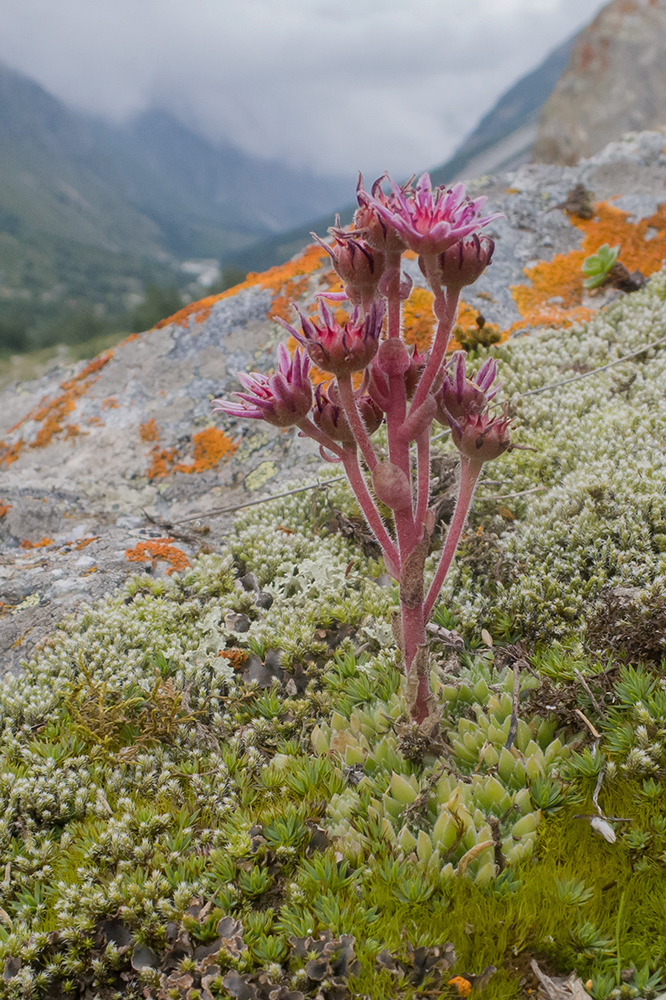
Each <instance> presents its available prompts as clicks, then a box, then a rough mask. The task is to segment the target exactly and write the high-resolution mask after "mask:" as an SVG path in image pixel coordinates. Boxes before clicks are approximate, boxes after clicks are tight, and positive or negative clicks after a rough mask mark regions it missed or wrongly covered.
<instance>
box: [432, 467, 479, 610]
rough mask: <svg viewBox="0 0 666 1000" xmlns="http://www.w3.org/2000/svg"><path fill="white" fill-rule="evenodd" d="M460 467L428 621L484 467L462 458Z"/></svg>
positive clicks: (433, 585)
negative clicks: (453, 508)
mask: <svg viewBox="0 0 666 1000" xmlns="http://www.w3.org/2000/svg"><path fill="white" fill-rule="evenodd" d="M460 467H461V477H460V492H459V493H458V499H457V501H456V509H455V510H454V512H453V517H452V518H451V524H450V525H449V530H448V531H447V533H446V540H445V542H444V548H443V549H442V555H441V558H440V560H439V566H438V567H437V571H436V573H435V575H434V577H433V580H432V583H431V584H430V589H429V590H428V596H427V597H426V601H425V609H424V611H425V620H426V621H428V619H429V618H430V615H431V614H432V609H433V607H434V605H435V601H436V600H437V598H438V596H439V592H440V590H441V589H442V584H443V583H444V580H445V578H446V574H447V573H448V571H449V566H450V565H451V562H452V560H453V556H454V555H455V551H456V549H457V547H458V542H459V541H460V536H461V535H462V531H463V528H464V527H465V521H466V520H467V514H468V512H469V508H470V504H471V502H472V497H473V496H474V490H475V489H476V484H477V480H478V478H479V473H480V472H481V469H482V467H483V465H482V463H477V462H475V463H472V462H471V461H470V460H469V459H468V458H461V463H460Z"/></svg>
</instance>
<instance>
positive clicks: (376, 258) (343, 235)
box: [310, 215, 384, 306]
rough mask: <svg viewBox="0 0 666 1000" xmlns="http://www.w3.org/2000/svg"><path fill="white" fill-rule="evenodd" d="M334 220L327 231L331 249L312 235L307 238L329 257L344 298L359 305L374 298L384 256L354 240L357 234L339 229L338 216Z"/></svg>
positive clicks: (382, 270) (381, 272)
mask: <svg viewBox="0 0 666 1000" xmlns="http://www.w3.org/2000/svg"><path fill="white" fill-rule="evenodd" d="M335 221H336V224H335V226H331V228H330V229H329V233H330V234H331V236H332V237H333V246H330V245H329V244H328V243H326V242H325V241H324V240H322V239H320V237H319V236H317V234H316V233H310V235H311V236H313V237H314V238H315V239H316V241H317V243H319V244H320V245H321V246H322V247H323V248H324V250H325V251H326V253H327V254H329V255H330V257H331V259H332V261H333V267H334V269H335V271H336V273H337V275H338V276H339V277H340V278H341V279H342V281H344V283H345V292H346V297H347V298H348V299H349V300H350V302H352V303H353V305H355V306H361V305H364V304H366V303H369V302H370V301H372V299H373V298H374V297H375V294H376V292H377V285H378V284H379V279H380V278H381V276H382V274H383V272H384V254H383V253H382V252H381V251H380V250H373V249H372V248H371V247H370V246H367V245H366V244H365V243H364V242H363V241H362V240H359V239H357V234H355V233H352V232H350V231H349V230H347V229H342V228H341V226H340V216H339V215H338V216H336V220H335ZM325 297H326V298H328V296H325Z"/></svg>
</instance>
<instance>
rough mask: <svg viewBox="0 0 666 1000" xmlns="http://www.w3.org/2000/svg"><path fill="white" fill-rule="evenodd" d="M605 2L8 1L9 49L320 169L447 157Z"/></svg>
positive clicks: (131, 101)
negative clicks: (499, 101)
mask: <svg viewBox="0 0 666 1000" xmlns="http://www.w3.org/2000/svg"><path fill="white" fill-rule="evenodd" d="M603 6H605V0H2V3H1V4H0V61H2V62H5V63H6V64H7V65H9V66H11V67H12V68H14V69H18V70H20V71H21V72H23V73H25V74H26V75H28V76H30V77H32V78H33V79H35V80H37V81H38V82H39V83H41V84H42V85H43V86H44V87H46V88H47V89H48V90H50V91H51V93H53V94H55V95H56V96H57V97H59V98H61V99H62V100H64V101H65V102H67V103H68V104H70V105H74V106H76V107H78V108H81V109H84V110H86V111H89V112H93V113H95V114H99V115H102V116H104V117H110V118H112V119H114V120H116V121H123V120H125V119H127V118H128V117H130V116H131V115H133V114H136V113H137V112H140V111H141V110H143V109H145V108H147V107H154V106H158V107H161V108H165V109H167V110H169V111H171V112H172V113H174V114H176V116H178V117H179V118H181V119H182V120H183V121H185V122H186V123H189V124H190V125H191V126H193V127H194V128H195V129H196V130H197V131H200V132H201V133H203V134H205V135H206V136H207V137H208V138H211V139H213V140H215V141H218V140H227V141H229V142H231V143H232V144H234V145H236V146H239V147H240V148H242V149H244V150H245V151H247V152H250V153H253V154H255V155H259V156H262V157H266V158H269V159H278V160H280V161H282V162H285V163H288V164H290V165H293V166H298V167H306V168H308V169H311V170H312V171H313V172H315V173H319V174H337V175H341V176H350V177H351V176H352V175H353V174H355V172H356V171H357V170H358V169H359V168H361V169H363V170H364V171H366V172H367V173H368V174H369V175H376V174H379V173H381V172H382V171H383V170H385V169H389V170H390V171H391V172H393V173H395V174H396V175H404V174H408V173H411V172H412V171H413V170H417V169H425V168H427V167H431V166H436V165H438V164H441V163H442V162H444V161H445V160H446V159H447V158H448V157H449V156H450V155H451V154H452V153H453V152H454V150H455V148H456V147H457V146H458V145H459V144H460V142H461V141H462V140H463V139H464V138H465V136H466V135H467V134H468V133H469V132H470V131H471V130H472V129H473V128H474V126H475V125H476V124H477V122H478V120H479V119H480V118H481V117H482V115H483V114H484V113H485V112H486V111H488V110H489V109H490V108H491V107H492V105H493V104H494V103H495V101H496V100H497V98H498V97H499V96H500V95H501V94H502V93H503V92H504V91H505V90H506V89H507V88H508V87H510V86H511V85H512V84H513V83H515V82H516V80H518V79H519V78H520V77H521V76H522V75H524V74H525V73H526V72H529V71H530V70H531V69H533V68H534V67H535V66H537V65H538V64H539V63H540V62H541V61H542V60H543V58H544V57H545V56H546V55H548V53H549V52H551V51H552V50H553V49H554V48H555V47H556V46H557V45H559V44H560V42H562V41H564V40H565V39H566V38H568V37H569V36H570V35H572V34H573V33H574V32H575V31H577V30H578V29H580V28H581V27H583V26H584V25H585V24H587V23H588V22H589V21H590V20H591V19H592V17H593V16H594V15H595V14H596V13H597V12H598V11H599V10H600V9H601V8H602V7H603Z"/></svg>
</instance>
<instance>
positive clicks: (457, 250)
mask: <svg viewBox="0 0 666 1000" xmlns="http://www.w3.org/2000/svg"><path fill="white" fill-rule="evenodd" d="M494 250H495V241H494V240H492V239H491V238H490V236H482V237H480V238H479V236H478V235H477V234H476V233H472V236H471V238H470V239H465V240H459V242H458V243H456V244H454V246H452V247H451V248H450V249H449V250H444V252H443V253H440V254H437V257H436V258H435V259H436V262H437V263H436V271H435V273H436V275H437V277H438V279H439V282H440V284H441V285H444V287H445V288H449V289H451V290H452V291H456V292H457V291H460V289H461V288H464V286H465V285H473V284H474V282H475V281H476V280H477V278H480V277H481V275H482V274H483V272H484V271H485V269H486V268H487V267H488V265H489V264H490V263H491V261H492V259H493V252H494ZM419 267H420V268H421V271H422V273H423V274H424V275H425V276H426V277H429V275H428V274H427V272H426V266H425V262H424V260H423V257H419Z"/></svg>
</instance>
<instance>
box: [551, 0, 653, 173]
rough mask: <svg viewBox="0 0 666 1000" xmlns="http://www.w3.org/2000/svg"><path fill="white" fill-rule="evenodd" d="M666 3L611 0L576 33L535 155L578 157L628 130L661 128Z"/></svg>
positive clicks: (563, 161)
mask: <svg viewBox="0 0 666 1000" xmlns="http://www.w3.org/2000/svg"><path fill="white" fill-rule="evenodd" d="M665 104H666V3H665V2H664V0H613V2H612V3H609V4H608V5H607V6H605V7H604V8H603V10H601V11H600V13H599V14H597V16H596V17H595V19H594V20H593V21H592V23H591V24H590V25H588V27H587V28H585V29H584V31H582V32H581V33H580V35H579V36H578V38H577V39H576V42H575V44H574V48H573V52H572V54H571V58H570V60H569V65H568V67H567V69H566V70H565V71H564V73H563V74H562V75H561V77H560V78H559V80H558V81H557V83H556V84H555V88H554V90H553V92H552V94H551V95H550V97H549V98H548V100H547V101H546V103H545V104H544V106H543V108H542V111H541V119H540V122H539V128H538V132H537V137H536V140H535V143H534V146H533V147H532V157H533V159H534V160H536V161H537V162H540V163H561V164H572V163H576V161H577V160H579V159H580V158H581V157H583V156H591V155H592V154H593V153H597V152H598V151H599V150H601V149H603V147H604V146H605V145H606V144H607V143H608V142H611V141H612V140H614V139H619V137H620V136H621V135H622V134H623V133H625V132H628V131H630V130H631V131H640V130H643V129H650V128H659V127H660V126H663V125H664V123H665V121H666V119H665V117H664V105H665Z"/></svg>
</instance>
